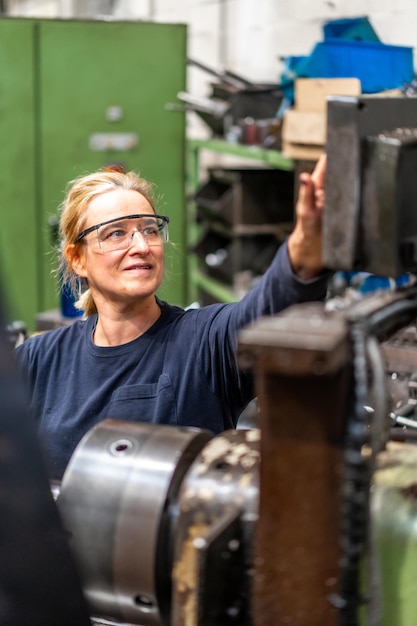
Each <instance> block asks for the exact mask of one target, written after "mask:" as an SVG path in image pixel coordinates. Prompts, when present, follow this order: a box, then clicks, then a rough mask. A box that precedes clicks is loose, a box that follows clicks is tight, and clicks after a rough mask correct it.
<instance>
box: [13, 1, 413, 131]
mask: <svg viewBox="0 0 417 626" xmlns="http://www.w3.org/2000/svg"><path fill="white" fill-rule="evenodd" d="M6 6H7V7H8V11H9V14H11V15H30V16H39V17H63V18H65V17H81V18H85V17H92V18H94V17H97V18H103V17H105V18H107V19H108V18H110V19H111V18H114V19H141V20H155V21H160V22H177V23H178V22H180V23H186V24H188V25H189V43H188V53H189V56H190V57H192V58H194V59H196V60H198V61H201V62H202V63H204V64H205V65H207V66H209V67H212V68H214V69H216V70H218V71H221V70H222V69H229V70H231V71H234V72H236V73H238V74H240V75H242V76H244V77H246V78H248V79H249V80H252V81H254V82H278V81H279V77H280V75H281V71H282V57H284V56H288V55H304V54H309V53H310V51H311V50H312V48H313V46H314V44H315V43H316V42H317V41H320V40H321V39H322V25H323V23H324V22H326V21H328V20H331V19H338V18H344V17H358V16H364V15H367V16H368V17H369V18H370V20H371V23H372V25H373V27H374V28H375V30H376V31H377V33H378V35H379V37H380V38H381V40H382V41H383V42H384V43H388V44H398V45H407V46H412V47H415V48H416V50H417V2H416V0H8V2H7V1H6ZM150 54H152V52H151V51H150ZM416 58H417V57H416ZM416 67H417V64H416ZM210 80H213V79H212V78H211V77H210V75H209V74H207V73H206V72H203V71H201V70H200V69H197V68H195V67H190V68H189V75H188V91H189V92H190V93H192V94H194V95H209V93H210ZM190 117H191V116H190ZM191 125H192V127H193V128H198V126H199V124H198V121H197V122H195V121H193V122H192V124H191ZM200 127H201V128H202V129H203V127H202V126H201V125H200Z"/></svg>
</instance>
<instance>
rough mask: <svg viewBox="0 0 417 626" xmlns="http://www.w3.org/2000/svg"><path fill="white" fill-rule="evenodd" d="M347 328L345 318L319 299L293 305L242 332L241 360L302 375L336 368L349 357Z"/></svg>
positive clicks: (245, 364) (247, 365)
mask: <svg viewBox="0 0 417 626" xmlns="http://www.w3.org/2000/svg"><path fill="white" fill-rule="evenodd" d="M346 329H347V327H346V322H345V320H344V318H343V317H342V316H338V315H334V314H332V313H328V312H326V311H325V310H324V307H323V305H322V304H320V303H305V304H303V305H297V306H294V307H290V308H288V309H287V310H285V311H283V312H282V313H281V314H280V315H277V316H273V317H268V318H264V319H262V320H260V321H258V322H256V323H255V324H253V325H251V326H248V327H246V328H245V329H243V330H242V331H241V332H240V334H239V360H240V362H241V364H242V366H245V367H250V366H252V365H253V363H254V362H255V361H258V360H259V361H260V362H261V363H262V365H263V366H265V367H267V368H268V369H269V370H271V369H274V370H275V371H276V372H282V373H286V374H294V375H299V376H302V375H306V374H310V373H311V372H314V373H315V374H317V375H318V376H321V375H323V374H325V373H331V372H335V371H337V370H338V369H339V368H340V367H341V365H342V364H343V363H344V362H345V361H346V359H347V349H348V347H347V343H346V341H345V340H346Z"/></svg>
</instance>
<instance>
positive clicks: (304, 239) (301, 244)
mask: <svg viewBox="0 0 417 626" xmlns="http://www.w3.org/2000/svg"><path fill="white" fill-rule="evenodd" d="M325 172H326V155H325V154H323V155H322V156H321V157H320V159H319V160H318V161H317V163H316V166H315V168H314V171H313V173H312V174H307V173H303V174H301V175H300V189H299V193H298V199H297V203H296V206H295V217H296V222H295V227H294V230H293V232H292V233H291V235H290V236H289V238H288V253H289V257H290V261H291V265H292V268H293V270H294V272H295V273H296V274H297V276H299V277H300V278H301V279H303V280H308V279H310V278H314V276H317V275H318V274H320V272H322V271H323V269H324V268H323V262H322V215H323V208H324V177H325Z"/></svg>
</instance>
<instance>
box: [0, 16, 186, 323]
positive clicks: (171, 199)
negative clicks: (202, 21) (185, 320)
mask: <svg viewBox="0 0 417 626" xmlns="http://www.w3.org/2000/svg"><path fill="white" fill-rule="evenodd" d="M186 41H187V31H186V26H185V25H183V24H156V23H146V22H102V21H75V20H74V21H73V20H31V19H30V20H26V19H20V18H15V19H13V18H3V19H0V136H1V137H2V142H1V146H0V177H1V180H0V211H1V216H2V220H3V223H2V228H1V229H0V260H1V268H2V270H1V274H0V276H1V281H2V286H3V292H4V295H5V300H6V303H7V317H8V318H9V319H21V320H23V321H25V323H26V324H27V325H28V327H29V328H33V326H34V320H35V317H36V314H37V313H39V312H41V311H44V310H47V309H50V308H54V307H56V306H57V304H58V296H57V291H58V287H57V280H56V278H55V277H54V274H53V269H54V261H55V259H54V255H53V248H52V245H51V244H52V240H51V229H50V226H49V220H50V218H51V216H54V215H56V214H57V209H58V206H59V204H60V203H61V202H62V200H63V197H64V193H65V188H66V185H67V182H68V181H69V180H72V179H73V178H75V177H76V176H78V175H80V174H83V173H87V172H90V171H93V170H96V169H98V168H100V167H103V166H104V165H107V164H109V163H114V162H116V163H121V164H123V165H124V166H125V167H126V168H127V169H133V170H135V171H138V172H139V173H140V174H141V175H142V176H144V177H145V178H148V179H149V180H151V181H152V182H153V183H154V184H155V187H156V195H157V198H158V210H159V211H160V212H161V213H164V214H167V215H169V216H170V218H171V222H170V236H171V240H172V241H173V242H175V245H174V246H168V247H167V260H166V266H167V267H166V278H165V283H164V284H163V286H162V288H161V293H160V294H159V295H160V296H161V298H164V299H167V300H169V301H170V302H172V303H174V304H179V305H183V304H186V299H187V265H186V253H185V245H186V215H185V207H184V195H185V193H184V185H185V169H184V168H185V163H184V161H185V159H184V154H185V118H184V115H178V114H174V113H172V112H169V111H167V110H166V108H165V105H166V104H167V103H168V102H172V101H173V100H175V98H176V94H177V93H178V92H179V91H181V90H184V89H185V83H186V56H187V51H186Z"/></svg>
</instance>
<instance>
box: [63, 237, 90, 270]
mask: <svg viewBox="0 0 417 626" xmlns="http://www.w3.org/2000/svg"><path fill="white" fill-rule="evenodd" d="M64 255H65V258H66V259H67V261H68V263H69V265H70V266H71V268H72V270H73V271H74V272H75V273H76V274H77V275H78V276H80V277H81V278H86V277H87V273H86V270H85V262H84V255H83V254H82V251H81V248H80V246H77V245H76V244H74V243H69V244H68V245H67V246H66V247H65V249H64Z"/></svg>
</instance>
